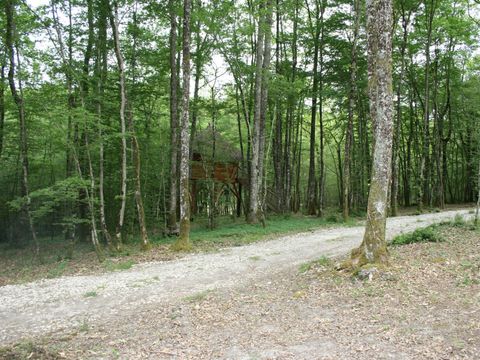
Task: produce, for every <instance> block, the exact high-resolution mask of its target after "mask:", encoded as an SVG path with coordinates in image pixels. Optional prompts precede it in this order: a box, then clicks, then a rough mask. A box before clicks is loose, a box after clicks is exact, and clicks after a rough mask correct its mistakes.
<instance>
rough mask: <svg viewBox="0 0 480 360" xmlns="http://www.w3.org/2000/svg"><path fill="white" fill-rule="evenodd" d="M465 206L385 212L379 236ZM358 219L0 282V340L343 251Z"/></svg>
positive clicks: (238, 282)
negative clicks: (199, 250)
mask: <svg viewBox="0 0 480 360" xmlns="http://www.w3.org/2000/svg"><path fill="white" fill-rule="evenodd" d="M456 214H460V215H462V216H464V217H471V216H472V215H471V214H469V210H455V211H445V212H440V213H434V214H424V215H418V216H402V217H396V218H390V219H388V222H387V236H388V238H389V239H391V238H392V237H393V236H395V235H398V234H400V233H403V232H410V231H412V230H414V229H416V228H419V227H425V226H428V225H430V224H432V223H437V222H441V221H445V220H449V219H452V218H453V217H454V216H455V215H456ZM363 232H364V227H363V226H357V227H339V228H331V229H320V230H316V231H312V232H308V233H300V234H295V235H289V236H284V237H280V238H277V239H274V240H270V241H265V242H259V243H254V244H251V245H247V246H242V247H235V248H227V249H223V250H221V251H219V252H217V253H209V254H192V255H189V256H186V257H184V258H181V259H179V260H174V261H166V262H155V263H144V264H139V265H136V266H133V267H132V268H131V269H130V270H126V271H121V272H112V273H107V274H101V275H93V276H69V277H61V278H57V279H48V280H41V281H36V282H32V283H28V284H22V285H6V286H3V287H0V345H6V344H10V343H13V342H17V341H19V340H21V339H22V338H26V337H31V336H36V335H46V334H48V333H50V332H56V331H62V330H71V329H73V328H75V327H78V326H80V325H81V324H82V323H83V322H85V321H87V320H88V322H89V323H95V322H105V321H108V319H112V318H116V317H122V316H123V315H124V314H126V313H129V314H131V313H132V312H135V311H141V309H142V305H143V304H156V303H165V302H177V301H181V300H182V299H184V298H185V297H187V296H195V294H199V293H201V292H205V291H208V290H215V289H222V288H231V287H236V286H242V285H245V284H247V283H250V282H251V281H255V279H264V278H265V277H268V276H269V274H274V273H276V272H279V271H284V270H287V269H289V268H292V269H293V268H296V267H298V265H300V264H302V263H305V262H307V261H310V260H314V259H317V258H319V257H321V256H328V257H334V256H338V255H343V254H345V253H347V252H348V251H349V250H351V249H352V248H354V247H355V246H358V245H359V244H360V242H361V239H362V236H363Z"/></svg>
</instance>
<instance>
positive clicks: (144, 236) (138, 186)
mask: <svg viewBox="0 0 480 360" xmlns="http://www.w3.org/2000/svg"><path fill="white" fill-rule="evenodd" d="M133 22H134V26H135V28H136V29H135V31H134V37H133V46H132V54H133V55H132V78H133V79H132V83H133V86H135V81H136V76H135V71H136V64H137V58H136V51H137V48H136V44H137V38H136V34H137V26H138V25H137V13H136V9H135V10H134V12H133ZM119 50H120V49H119ZM134 94H135V92H134V91H133V95H132V97H133V96H134ZM132 97H130V101H129V98H128V94H127V91H126V89H125V100H126V103H127V118H128V131H129V132H130V136H131V143H132V157H133V167H134V171H135V204H136V206H137V217H138V225H139V227H140V238H141V246H142V249H143V250H148V249H149V248H150V242H149V240H148V233H147V224H146V220H145V208H144V206H143V197H142V181H141V173H142V171H141V166H142V161H141V157H140V144H139V143H138V139H137V134H136V131H135V122H134V117H133V103H132V100H131V99H132Z"/></svg>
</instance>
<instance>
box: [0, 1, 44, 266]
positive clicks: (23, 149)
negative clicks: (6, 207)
mask: <svg viewBox="0 0 480 360" xmlns="http://www.w3.org/2000/svg"><path fill="white" fill-rule="evenodd" d="M5 18H6V20H7V27H6V31H5V47H6V50H7V54H8V60H9V69H8V83H9V85H10V91H11V93H12V97H13V100H14V101H15V105H16V106H17V112H18V122H19V129H20V136H19V140H20V141H19V144H20V162H21V164H22V179H21V195H22V197H23V198H24V199H25V203H24V206H23V210H24V213H25V217H26V219H27V223H28V227H29V228H30V233H31V235H32V239H33V242H34V245H35V256H36V257H39V256H40V245H39V242H38V239H37V234H36V232H35V226H34V224H33V219H32V216H31V213H30V202H31V199H30V188H29V182H28V180H29V164H28V135H27V122H26V118H25V104H24V101H23V88H22V80H21V79H20V77H19V76H18V74H19V73H20V71H18V70H17V68H20V56H19V55H18V47H17V36H18V35H17V33H16V31H15V3H14V0H6V1H5ZM15 48H17V52H15ZM15 58H16V59H17V63H16V62H15ZM15 73H17V76H18V78H17V81H18V89H17V85H16V83H15Z"/></svg>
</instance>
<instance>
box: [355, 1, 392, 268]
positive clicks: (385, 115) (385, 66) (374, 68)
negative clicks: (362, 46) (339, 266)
mask: <svg viewBox="0 0 480 360" xmlns="http://www.w3.org/2000/svg"><path fill="white" fill-rule="evenodd" d="M392 10H393V9H392V1H391V0H368V1H367V42H368V79H369V81H368V86H369V100H370V116H371V118H372V121H373V122H374V125H375V126H374V129H375V145H374V152H373V168H372V179H371V184H370V194H369V197H368V209H367V225H366V230H365V235H364V237H363V242H362V244H361V245H360V247H359V248H357V249H355V250H354V251H353V252H352V265H353V266H362V265H364V264H365V263H386V262H388V251H387V242H386V239H385V230H386V219H387V210H388V190H389V186H390V177H391V171H392V168H391V163H392V140H393V139H392V138H393V98H392V32H391V29H392V12H393V11H392Z"/></svg>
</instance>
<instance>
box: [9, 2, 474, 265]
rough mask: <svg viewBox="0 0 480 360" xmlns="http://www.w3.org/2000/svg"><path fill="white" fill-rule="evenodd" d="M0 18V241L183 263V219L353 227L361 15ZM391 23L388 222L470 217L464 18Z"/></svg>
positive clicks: (468, 51)
mask: <svg viewBox="0 0 480 360" xmlns="http://www.w3.org/2000/svg"><path fill="white" fill-rule="evenodd" d="M3 3H4V6H2V9H1V10H2V11H1V12H0V27H1V28H2V36H1V39H0V41H1V50H0V64H1V81H0V164H1V169H0V188H1V189H2V191H1V192H0V242H3V243H11V244H25V243H28V244H33V247H34V248H35V252H36V253H37V255H38V254H39V252H40V251H41V248H42V240H43V239H44V238H50V237H58V238H62V239H64V242H65V244H72V249H73V246H74V245H75V244H76V243H81V242H89V243H91V244H92V245H93V247H94V248H95V250H96V252H97V255H98V257H99V258H100V259H102V258H103V256H104V255H103V253H104V251H105V250H106V249H109V250H112V251H114V250H119V249H121V247H122V243H124V242H125V241H126V239H130V240H129V241H132V239H133V241H135V242H136V243H138V244H139V246H141V247H142V248H143V249H148V248H149V247H150V246H151V245H150V244H151V239H152V238H153V237H159V236H160V237H166V236H169V237H172V238H175V239H176V241H175V243H174V245H173V246H174V248H175V249H177V250H188V249H189V247H190V242H189V232H190V228H191V226H194V225H195V223H196V222H198V221H200V220H201V219H202V220H205V221H204V224H206V225H205V226H207V227H208V228H209V229H213V228H215V227H217V226H222V225H221V224H220V222H219V219H225V218H227V219H230V220H228V221H231V222H234V221H241V220H242V221H246V222H247V223H250V224H252V226H267V227H268V222H269V217H270V216H273V215H281V216H285V218H288V216H290V215H292V214H303V215H305V216H312V217H324V216H326V215H325V214H326V213H327V212H332V211H333V212H335V213H337V212H338V214H339V216H340V217H341V218H342V219H343V220H345V221H346V220H348V219H349V217H352V216H362V215H364V214H365V211H366V208H367V201H368V194H369V187H370V183H371V176H372V166H373V160H374V159H373V149H374V146H375V142H376V141H379V140H381V139H378V138H375V136H374V134H375V125H376V123H375V122H374V121H372V113H371V110H370V109H369V98H370V99H372V94H371V93H369V74H370V75H371V74H372V71H373V70H372V64H370V63H369V62H368V61H367V53H368V51H369V46H370V44H369V43H368V42H367V30H368V26H367V22H366V17H367V14H366V13H367V11H366V5H365V2H363V1H360V0H336V1H332V0H240V1H233V0H231V1H230V0H183V1H181V2H180V1H179V0H168V1H146V0H5V1H4V2H3ZM392 13H393V19H391V20H392V21H391V23H392V25H393V26H391V30H390V31H391V32H390V35H389V36H391V41H392V43H391V45H392V50H391V56H392V77H393V82H392V83H391V84H390V85H389V87H390V91H391V92H392V94H393V103H392V108H391V111H392V116H393V127H392V128H391V129H390V131H391V133H392V136H393V144H392V147H393V151H392V155H391V159H390V160H391V161H389V162H391V166H390V165H389V169H388V171H387V172H391V181H389V183H388V203H389V206H388V213H389V215H391V216H396V215H398V214H399V211H400V210H401V208H403V207H406V208H415V209H416V211H417V212H418V213H421V212H424V211H426V210H428V209H437V210H441V209H444V208H445V207H446V205H447V204H464V203H473V202H475V201H476V200H477V198H478V197H477V189H478V186H479V179H480V166H479V161H480V151H479V150H480V122H479V121H478V119H477V118H478V115H479V111H480V93H479V91H478V89H479V88H480V57H479V55H478V54H479V53H478V50H477V43H478V39H479V35H480V34H479V26H478V25H479V21H480V18H479V16H478V14H479V12H478V4H477V3H476V2H472V1H470V0H425V1H420V0H394V1H393V12H392ZM382 36H384V35H382ZM385 36H386V35H385ZM387 37H388V36H387ZM377 45H378V44H377ZM379 48H381V49H380V50H382V49H383V50H385V48H386V47H382V46H379ZM387 48H388V47H387ZM377 50H378V49H377ZM388 51H389V50H388V49H387V50H386V52H388ZM387 57H388V56H387ZM379 59H381V58H380V57H379ZM370 81H373V80H370ZM379 111H380V110H379ZM387 163H388V162H387ZM240 219H241V220H240Z"/></svg>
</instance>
